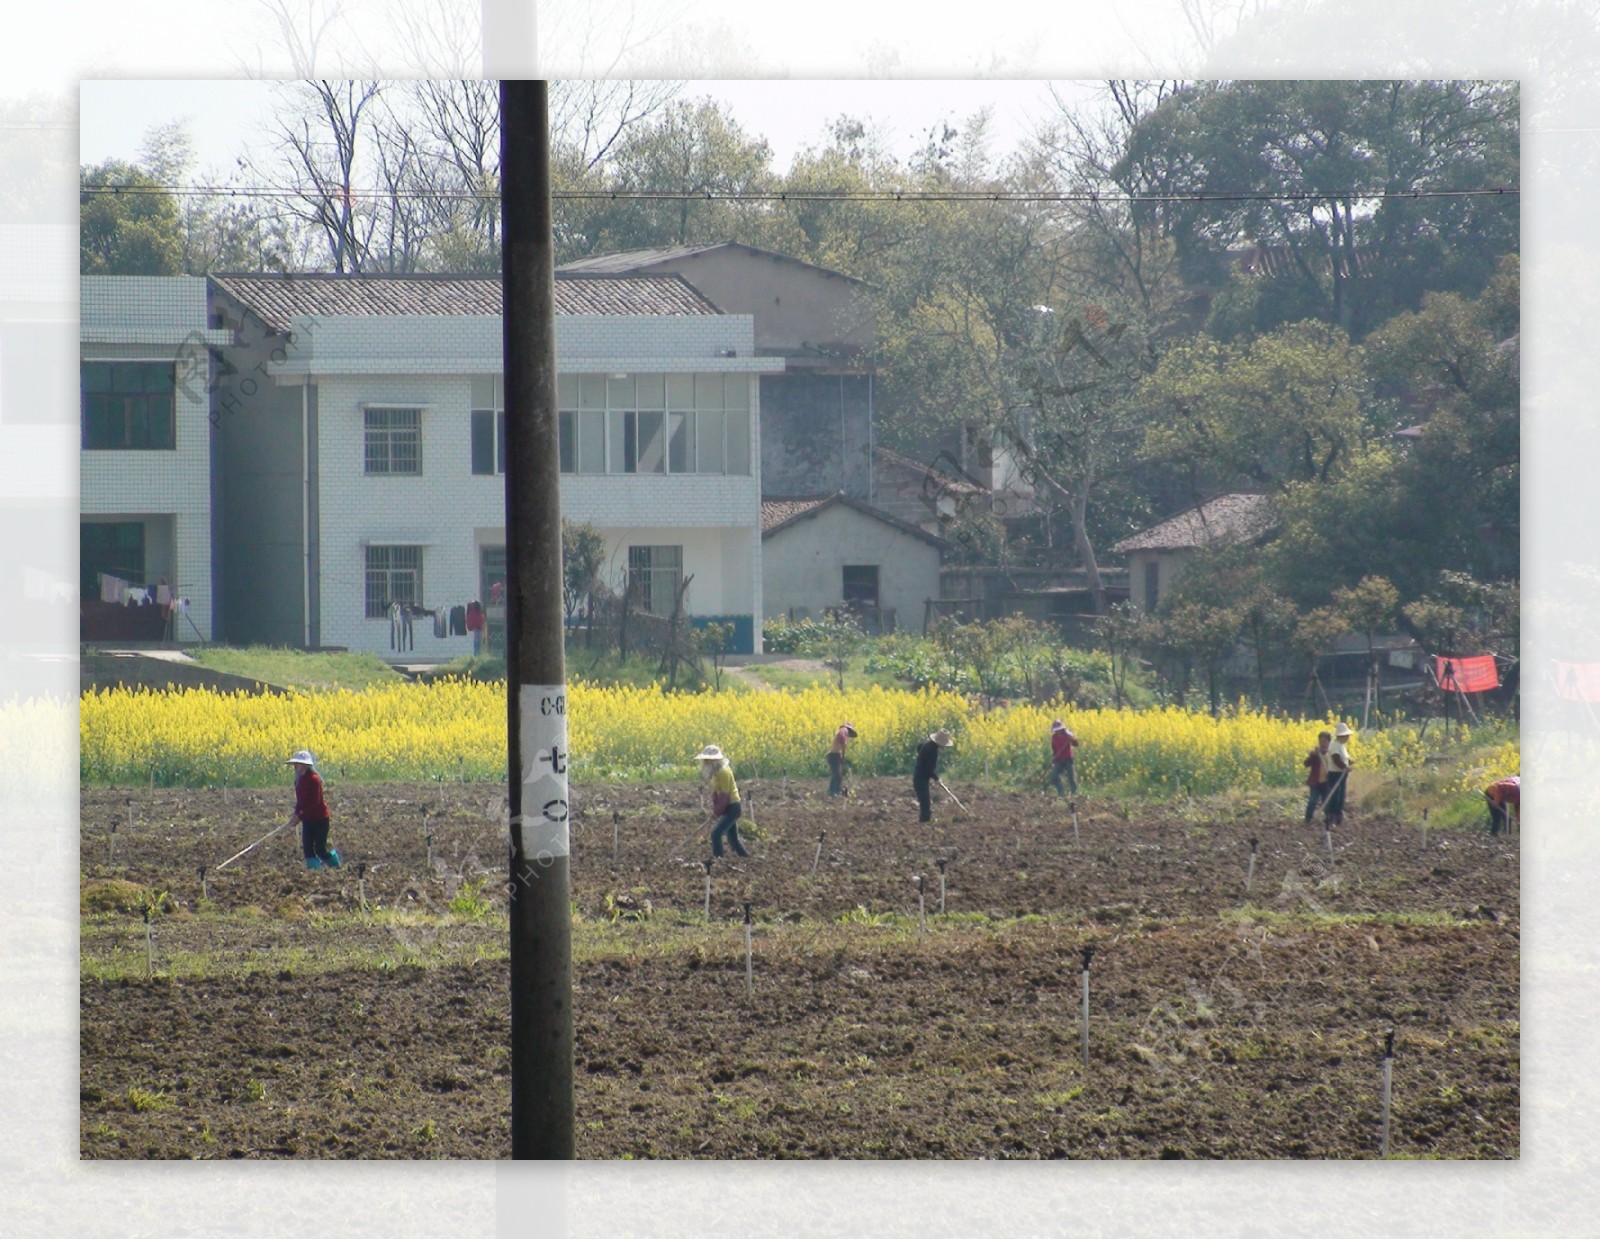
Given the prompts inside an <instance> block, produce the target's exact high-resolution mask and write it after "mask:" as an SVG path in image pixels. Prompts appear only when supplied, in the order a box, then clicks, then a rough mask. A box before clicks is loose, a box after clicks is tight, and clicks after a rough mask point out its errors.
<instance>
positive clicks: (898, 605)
mask: <svg viewBox="0 0 1600 1240" xmlns="http://www.w3.org/2000/svg"><path fill="white" fill-rule="evenodd" d="M761 539H762V544H763V545H762V552H761V566H762V589H761V602H762V614H763V615H765V616H766V617H767V618H769V619H770V618H773V617H780V616H781V617H786V618H789V619H801V618H805V617H812V618H814V617H816V616H819V615H821V614H823V613H824V612H825V611H828V610H831V609H833V608H838V607H844V608H847V609H849V610H851V611H853V612H855V613H856V614H857V615H858V616H859V617H860V618H861V620H862V622H863V624H864V625H865V627H866V628H867V630H868V631H869V632H875V633H876V632H885V633H886V632H893V631H894V630H895V629H896V628H900V627H906V626H918V627H920V625H921V624H922V618H923V615H924V613H925V611H926V609H927V602H928V600H929V599H933V598H937V597H938V596H939V563H940V560H941V558H942V556H943V553H944V551H945V547H946V544H945V542H944V540H943V539H941V538H938V537H936V536H935V535H933V534H930V533H928V532H927V531H925V530H922V529H918V528H917V527H916V526H915V525H912V524H910V523H908V522H906V521H902V520H900V519H899V518H898V517H895V516H892V515H891V514H889V513H887V512H884V511H882V510H881V509H878V508H874V507H873V506H872V505H870V504H867V503H865V502H863V501H861V500H858V499H856V498H854V497H853V496H849V495H844V494H842V493H836V494H833V495H807V496H768V497H767V498H766V499H764V500H763V501H762V504H761Z"/></svg>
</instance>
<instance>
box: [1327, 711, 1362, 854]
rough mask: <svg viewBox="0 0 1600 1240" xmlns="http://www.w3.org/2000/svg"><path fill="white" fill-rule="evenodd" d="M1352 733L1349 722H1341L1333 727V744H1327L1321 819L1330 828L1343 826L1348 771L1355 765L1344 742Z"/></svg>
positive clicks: (1348, 782) (1348, 783)
mask: <svg viewBox="0 0 1600 1240" xmlns="http://www.w3.org/2000/svg"><path fill="white" fill-rule="evenodd" d="M1354 735H1355V733H1354V732H1352V731H1351V730H1350V725H1349V724H1347V723H1341V724H1340V725H1339V726H1338V727H1337V728H1335V729H1334V733H1333V744H1331V745H1329V746H1328V782H1327V791H1326V792H1325V794H1324V796H1323V801H1322V821H1323V823H1324V824H1325V825H1326V826H1327V827H1328V828H1330V829H1332V828H1333V827H1342V826H1344V798H1345V795H1346V794H1347V793H1348V792H1349V791H1350V771H1351V770H1352V769H1353V768H1354V766H1355V763H1354V762H1353V761H1351V759H1350V751H1349V750H1348V749H1346V748H1345V744H1344V743H1345V741H1346V740H1348V739H1349V738H1350V737H1352V736H1354Z"/></svg>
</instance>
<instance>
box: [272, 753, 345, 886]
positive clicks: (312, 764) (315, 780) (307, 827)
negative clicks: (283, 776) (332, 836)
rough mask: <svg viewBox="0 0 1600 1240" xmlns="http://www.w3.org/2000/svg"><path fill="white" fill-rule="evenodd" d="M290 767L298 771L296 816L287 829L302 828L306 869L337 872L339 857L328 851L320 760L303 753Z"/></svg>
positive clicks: (301, 843)
mask: <svg viewBox="0 0 1600 1240" xmlns="http://www.w3.org/2000/svg"><path fill="white" fill-rule="evenodd" d="M288 765H290V766H292V767H294V813H292V814H290V815H289V821H288V822H286V823H284V824H283V825H284V826H286V827H292V826H294V824H295V823H297V822H298V823H299V824H300V851H301V852H302V853H304V854H305V858H306V869H308V870H320V869H321V868H322V867H323V866H324V865H327V866H332V867H333V868H335V869H337V868H338V866H339V854H338V853H337V852H336V851H335V850H333V849H331V848H329V847H328V802H327V801H326V800H324V799H323V796H322V776H320V775H318V774H317V760H316V759H315V758H313V757H312V756H311V751H310V750H309V749H302V750H300V751H299V752H298V753H297V754H295V756H294V757H292V758H290V759H289V762H288Z"/></svg>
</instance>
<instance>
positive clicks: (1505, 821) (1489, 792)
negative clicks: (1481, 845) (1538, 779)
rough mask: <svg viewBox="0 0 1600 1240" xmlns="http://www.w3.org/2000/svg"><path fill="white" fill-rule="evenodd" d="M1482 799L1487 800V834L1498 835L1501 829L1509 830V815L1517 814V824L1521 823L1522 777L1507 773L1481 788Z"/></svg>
mask: <svg viewBox="0 0 1600 1240" xmlns="http://www.w3.org/2000/svg"><path fill="white" fill-rule="evenodd" d="M1483 796H1484V799H1485V800H1487V801H1488V802H1489V834H1490V835H1499V834H1500V832H1501V831H1506V832H1508V833H1509V832H1510V830H1511V815H1512V814H1515V815H1516V816H1517V825H1518V826H1521V825H1522V777H1521V776H1520V775H1508V776H1506V778H1504V779H1497V780H1495V781H1494V783H1492V784H1490V785H1489V786H1488V787H1487V788H1485V789H1484V790H1483Z"/></svg>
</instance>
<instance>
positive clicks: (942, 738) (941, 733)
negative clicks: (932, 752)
mask: <svg viewBox="0 0 1600 1240" xmlns="http://www.w3.org/2000/svg"><path fill="white" fill-rule="evenodd" d="M928 739H929V740H930V741H932V742H933V743H934V744H935V745H937V746H939V748H940V749H948V748H949V747H950V746H951V745H954V744H955V743H956V742H955V738H954V737H953V736H951V735H950V733H948V732H946V731H945V730H944V729H943V728H940V729H939V730H938V731H937V732H934V733H933V734H931V735H930V736H929V737H928Z"/></svg>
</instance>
